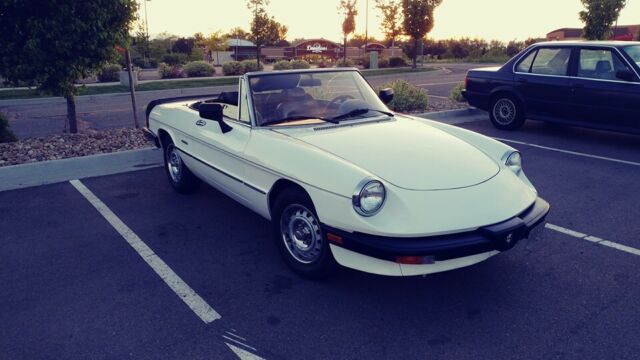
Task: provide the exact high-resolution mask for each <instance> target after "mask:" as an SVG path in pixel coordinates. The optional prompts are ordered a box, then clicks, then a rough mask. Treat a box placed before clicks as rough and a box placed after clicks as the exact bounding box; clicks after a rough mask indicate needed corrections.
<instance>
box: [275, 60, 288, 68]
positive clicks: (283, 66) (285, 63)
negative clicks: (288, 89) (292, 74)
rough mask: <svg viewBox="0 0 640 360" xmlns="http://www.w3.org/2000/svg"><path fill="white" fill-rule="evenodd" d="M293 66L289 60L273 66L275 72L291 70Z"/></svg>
mask: <svg viewBox="0 0 640 360" xmlns="http://www.w3.org/2000/svg"><path fill="white" fill-rule="evenodd" d="M291 65H292V64H291V61H289V60H280V61H278V62H277V63H275V64H273V70H291Z"/></svg>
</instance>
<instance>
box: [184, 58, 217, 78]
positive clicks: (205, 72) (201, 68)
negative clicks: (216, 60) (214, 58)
mask: <svg viewBox="0 0 640 360" xmlns="http://www.w3.org/2000/svg"><path fill="white" fill-rule="evenodd" d="M183 71H184V73H185V74H187V77H198V76H212V75H214V74H215V73H216V69H214V68H213V65H211V64H209V63H208V62H206V61H192V62H189V63H187V64H186V65H185V66H184V68H183Z"/></svg>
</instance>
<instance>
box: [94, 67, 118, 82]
mask: <svg viewBox="0 0 640 360" xmlns="http://www.w3.org/2000/svg"><path fill="white" fill-rule="evenodd" d="M120 71H122V66H120V65H119V64H106V65H105V66H103V67H102V70H100V73H99V74H98V80H99V81H100V82H113V81H120Z"/></svg>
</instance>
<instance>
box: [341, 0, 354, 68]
mask: <svg viewBox="0 0 640 360" xmlns="http://www.w3.org/2000/svg"><path fill="white" fill-rule="evenodd" d="M357 2H358V0H340V5H339V6H338V11H341V12H342V14H343V15H344V21H343V22H342V34H343V35H344V52H343V59H344V62H345V63H346V62H347V37H348V36H349V34H351V33H353V32H354V31H356V16H358V10H357V9H356V4H357Z"/></svg>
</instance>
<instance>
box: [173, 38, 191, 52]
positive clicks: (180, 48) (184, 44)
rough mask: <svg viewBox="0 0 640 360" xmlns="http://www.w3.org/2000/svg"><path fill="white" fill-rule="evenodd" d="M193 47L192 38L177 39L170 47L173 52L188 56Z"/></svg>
mask: <svg viewBox="0 0 640 360" xmlns="http://www.w3.org/2000/svg"><path fill="white" fill-rule="evenodd" d="M194 45H195V40H194V39H193V38H184V37H181V38H178V39H177V40H176V41H175V42H174V43H173V46H172V47H171V50H172V51H173V52H177V53H181V54H185V55H190V54H191V51H192V50H193V46H194Z"/></svg>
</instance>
